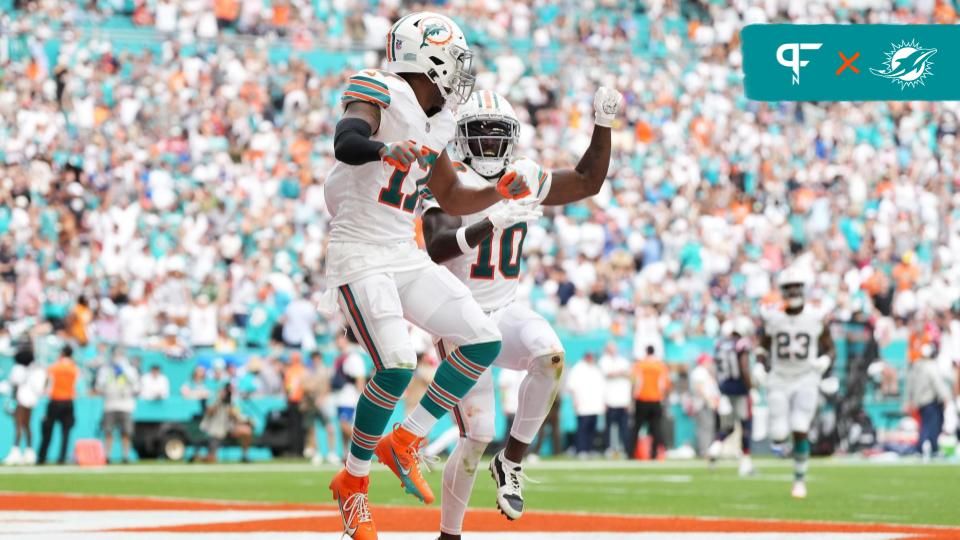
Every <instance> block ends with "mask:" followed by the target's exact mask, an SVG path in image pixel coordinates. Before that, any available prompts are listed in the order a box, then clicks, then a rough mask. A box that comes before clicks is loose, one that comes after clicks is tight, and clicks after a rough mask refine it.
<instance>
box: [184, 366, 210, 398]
mask: <svg viewBox="0 0 960 540" xmlns="http://www.w3.org/2000/svg"><path fill="white" fill-rule="evenodd" d="M180 396H182V397H183V399H195V400H199V401H200V402H201V404H202V405H201V406H202V408H205V407H203V404H205V402H206V400H208V399H210V388H209V387H207V378H206V370H205V369H203V366H197V367H195V368H193V373H192V374H191V375H190V380H189V381H186V382H184V383H183V384H182V385H181V386H180Z"/></svg>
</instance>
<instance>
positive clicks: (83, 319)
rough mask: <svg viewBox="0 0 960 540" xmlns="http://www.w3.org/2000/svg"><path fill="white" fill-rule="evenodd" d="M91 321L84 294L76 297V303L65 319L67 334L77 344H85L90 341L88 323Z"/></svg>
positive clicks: (91, 314) (91, 315) (90, 312)
mask: <svg viewBox="0 0 960 540" xmlns="http://www.w3.org/2000/svg"><path fill="white" fill-rule="evenodd" d="M91 322H93V312H92V311H91V310H90V307H89V305H88V304H87V299H86V297H84V296H81V297H79V298H77V303H76V304H75V305H74V306H73V309H71V310H70V313H69V314H68V315H67V319H66V329H67V335H68V336H70V338H71V339H72V340H73V341H74V342H75V343H77V344H78V345H80V346H81V347H82V346H86V344H87V343H89V342H90V323H91Z"/></svg>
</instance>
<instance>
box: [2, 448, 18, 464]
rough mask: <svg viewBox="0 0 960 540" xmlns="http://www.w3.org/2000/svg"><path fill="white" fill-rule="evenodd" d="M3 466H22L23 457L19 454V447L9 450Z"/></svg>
mask: <svg viewBox="0 0 960 540" xmlns="http://www.w3.org/2000/svg"><path fill="white" fill-rule="evenodd" d="M3 464H4V465H21V464H23V457H22V456H21V454H20V447H18V446H14V447H13V448H11V449H10V453H9V454H7V457H6V458H4V459H3Z"/></svg>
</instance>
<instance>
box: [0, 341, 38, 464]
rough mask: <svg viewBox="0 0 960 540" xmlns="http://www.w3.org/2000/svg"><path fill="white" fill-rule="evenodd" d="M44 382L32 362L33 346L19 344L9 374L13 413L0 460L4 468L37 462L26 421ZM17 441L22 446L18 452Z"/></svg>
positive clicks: (35, 362)
mask: <svg viewBox="0 0 960 540" xmlns="http://www.w3.org/2000/svg"><path fill="white" fill-rule="evenodd" d="M46 380H47V375H46V373H45V371H44V369H43V366H42V365H41V364H40V362H37V361H36V358H35V356H34V354H33V346H32V345H31V344H29V343H27V344H24V345H21V346H20V347H19V348H18V349H17V351H16V353H15V355H14V366H13V369H12V370H11V371H10V375H9V382H10V384H11V385H12V387H13V393H12V395H13V398H14V400H15V401H16V404H17V405H16V408H15V409H14V410H13V423H14V436H13V445H12V447H11V448H10V453H9V454H7V457H6V458H5V459H4V460H3V464H4V465H21V464H22V465H33V464H35V463H36V462H37V454H36V452H35V451H34V449H33V433H32V428H31V425H30V420H31V417H32V413H33V408H34V407H36V406H37V402H38V401H39V400H40V397H41V396H43V389H44V387H45V386H46ZM21 442H23V443H24V444H25V447H24V449H23V451H22V452H21V450H20V443H21Z"/></svg>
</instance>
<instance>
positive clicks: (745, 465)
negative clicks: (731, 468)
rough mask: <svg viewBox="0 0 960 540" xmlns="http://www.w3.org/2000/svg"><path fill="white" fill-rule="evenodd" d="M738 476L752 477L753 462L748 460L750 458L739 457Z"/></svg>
mask: <svg viewBox="0 0 960 540" xmlns="http://www.w3.org/2000/svg"><path fill="white" fill-rule="evenodd" d="M737 472H738V473H739V474H740V476H752V475H753V472H754V471H753V461H752V460H751V459H750V456H741V457H740V469H739V470H738V471H737Z"/></svg>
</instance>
